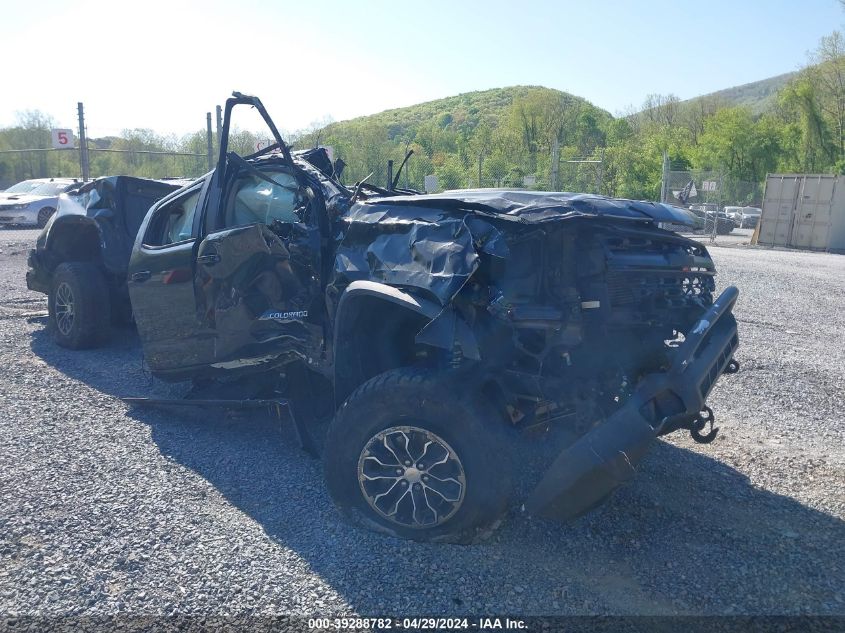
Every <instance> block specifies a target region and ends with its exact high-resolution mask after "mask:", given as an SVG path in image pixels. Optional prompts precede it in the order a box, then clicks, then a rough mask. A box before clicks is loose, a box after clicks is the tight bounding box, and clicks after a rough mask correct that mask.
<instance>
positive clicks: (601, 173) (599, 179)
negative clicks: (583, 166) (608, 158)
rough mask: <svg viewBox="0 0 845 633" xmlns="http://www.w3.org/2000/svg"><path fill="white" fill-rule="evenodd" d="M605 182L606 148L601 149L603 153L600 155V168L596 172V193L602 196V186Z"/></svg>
mask: <svg viewBox="0 0 845 633" xmlns="http://www.w3.org/2000/svg"><path fill="white" fill-rule="evenodd" d="M603 181H604V148H603V147H602V148H601V152H600V154H599V166H598V169H597V170H596V193H597V194H598V195H601V186H602V182H603Z"/></svg>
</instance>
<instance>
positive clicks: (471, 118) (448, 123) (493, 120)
mask: <svg viewBox="0 0 845 633" xmlns="http://www.w3.org/2000/svg"><path fill="white" fill-rule="evenodd" d="M529 97H530V98H534V99H537V98H548V99H550V100H565V101H570V102H571V103H572V104H576V105H578V106H582V107H586V108H589V109H590V110H591V111H592V112H593V113H594V115H595V116H596V117H597V118H598V119H599V120H601V121H604V120H605V119H609V118H610V114H609V113H608V112H606V111H604V110H601V109H599V108H597V107H595V106H594V105H593V104H591V103H589V102H588V101H587V100H585V99H582V98H581V97H576V96H574V95H571V94H569V93H566V92H562V91H560V90H554V89H552V88H545V87H543V86H509V87H507V88H492V89H490V90H479V91H476V92H465V93H462V94H459V95H455V96H452V97H445V98H443V99H436V100H434V101H427V102H425V103H419V104H416V105H412V106H408V107H405V108H395V109H392V110H385V111H384V112H379V113H378V114H371V115H368V116H362V117H358V118H355V119H350V120H348V121H341V122H338V123H332V124H330V125H329V126H327V127H326V128H324V132H325V133H326V134H330V135H331V134H338V135H342V134H345V133H347V132H349V131H350V129H352V128H354V127H357V126H366V125H376V126H379V127H386V128H387V131H388V137H389V138H390V139H391V140H393V139H397V138H406V139H413V138H415V136H416V133H417V132H418V131H419V130H420V129H422V128H424V127H426V126H429V125H434V126H437V127H439V128H444V129H445V128H452V129H455V130H461V131H463V132H465V133H471V132H472V131H473V130H475V128H476V127H477V126H478V125H479V124H481V123H486V124H488V125H490V126H492V127H496V126H497V125H498V124H499V123H500V122H502V121H504V120H506V119H507V117H508V114H509V110H510V109H511V107H512V106H513V104H514V102H518V101H520V100H524V99H526V98H529Z"/></svg>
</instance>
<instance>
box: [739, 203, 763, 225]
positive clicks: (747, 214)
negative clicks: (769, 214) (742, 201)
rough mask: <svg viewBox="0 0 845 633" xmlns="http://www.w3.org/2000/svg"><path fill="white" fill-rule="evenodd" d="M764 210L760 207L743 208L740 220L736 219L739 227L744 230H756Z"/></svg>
mask: <svg viewBox="0 0 845 633" xmlns="http://www.w3.org/2000/svg"><path fill="white" fill-rule="evenodd" d="M762 215H763V210H762V209H760V208H759V207H742V210H741V211H740V214H739V218H736V219H735V220H736V221H737V223H738V225H739V227H740V228H743V229H756V228H757V224H758V223H759V222H760V217H761V216H762Z"/></svg>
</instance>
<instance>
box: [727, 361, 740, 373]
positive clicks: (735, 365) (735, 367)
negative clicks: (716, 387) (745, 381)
mask: <svg viewBox="0 0 845 633" xmlns="http://www.w3.org/2000/svg"><path fill="white" fill-rule="evenodd" d="M738 371H739V361H738V360H734V359H733V358H732V359H731V362H729V363H728V366H727V367H725V372H724V373H726V374H735V373H737V372H738Z"/></svg>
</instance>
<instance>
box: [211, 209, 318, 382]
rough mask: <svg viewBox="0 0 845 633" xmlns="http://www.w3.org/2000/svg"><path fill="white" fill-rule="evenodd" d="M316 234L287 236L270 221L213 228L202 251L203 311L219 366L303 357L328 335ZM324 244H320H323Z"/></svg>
mask: <svg viewBox="0 0 845 633" xmlns="http://www.w3.org/2000/svg"><path fill="white" fill-rule="evenodd" d="M313 238H314V235H313V234H310V233H307V232H306V233H305V234H303V235H294V236H291V237H290V238H289V239H287V240H285V239H282V238H281V237H280V236H279V235H277V234H276V233H274V232H273V231H271V230H270V229H269V228H268V227H267V226H266V225H264V224H260V223H257V224H250V225H247V226H242V227H237V228H233V229H230V230H227V231H220V232H218V233H214V234H212V235H209V236H208V237H207V238H206V239H205V240H203V242H202V244H201V245H200V247H199V250H198V252H197V264H198V265H197V272H196V281H195V284H196V294H197V317H198V320H199V322H200V323H203V324H204V326H205V327H206V328H208V330H209V332H210V333H213V335H214V339H213V340H214V349H213V358H211V359H209V361H210V366H211V367H212V368H214V369H219V370H229V369H236V368H247V367H255V366H272V365H274V364H277V363H278V362H280V361H282V360H285V357H289V356H291V355H293V356H298V357H300V358H305V357H306V355H308V354H309V353H311V352H313V349H315V348H316V349H319V348H320V346H321V343H322V338H323V325H322V318H323V315H322V311H321V306H320V302H319V301H317V300H316V298H317V297H319V296H320V285H319V277H318V276H317V275H315V274H314V270H313V264H312V262H311V261H310V256H305V257H303V253H302V251H303V250H305V251H306V252H307V253H311V252H312V248H313V247H314V245H313V244H312V243H311V242H312V241H313ZM317 248H318V246H317Z"/></svg>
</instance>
